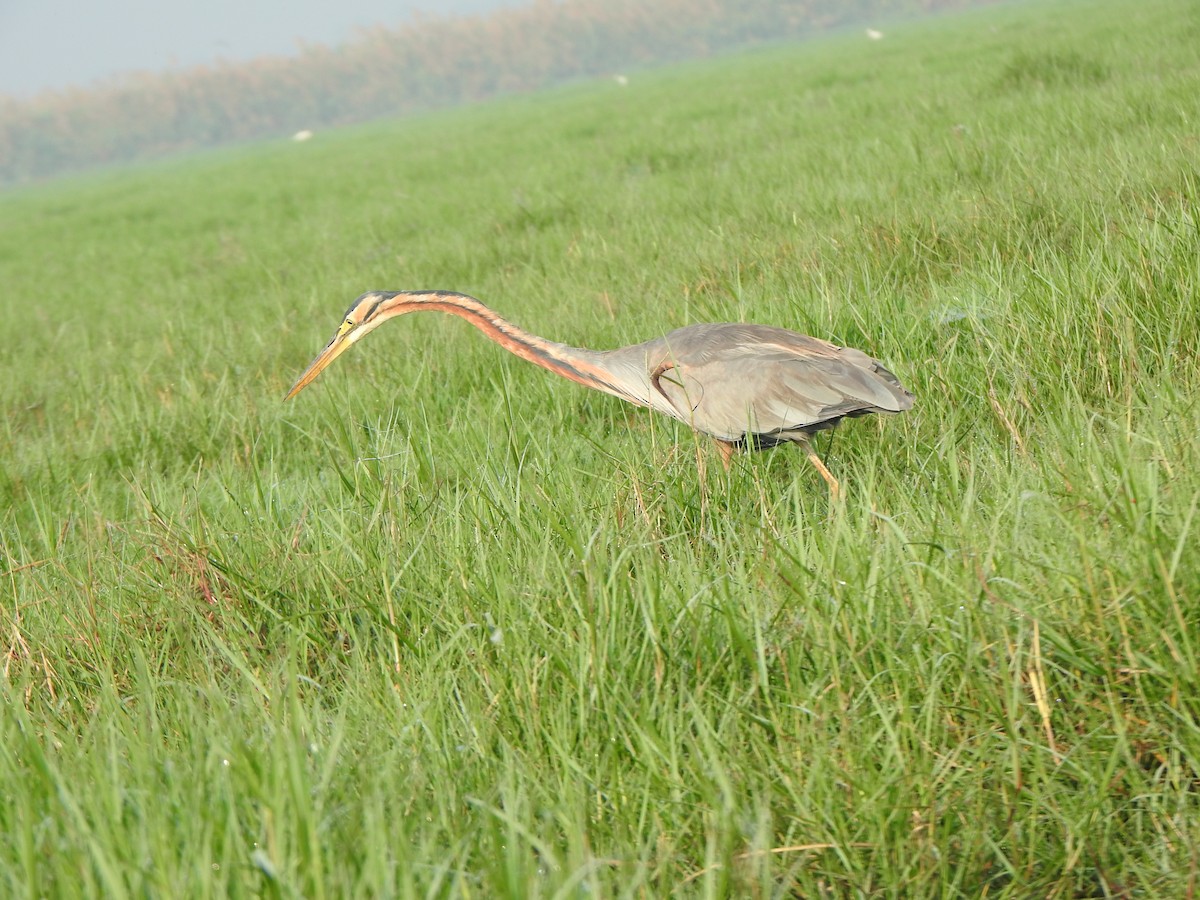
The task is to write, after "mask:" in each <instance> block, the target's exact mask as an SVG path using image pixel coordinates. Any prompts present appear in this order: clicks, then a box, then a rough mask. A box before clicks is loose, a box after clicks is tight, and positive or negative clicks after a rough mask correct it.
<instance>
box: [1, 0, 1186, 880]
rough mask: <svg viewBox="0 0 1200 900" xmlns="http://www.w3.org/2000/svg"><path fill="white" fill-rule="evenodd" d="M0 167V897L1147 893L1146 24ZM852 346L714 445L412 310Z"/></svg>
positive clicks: (1171, 97) (1177, 302)
mask: <svg viewBox="0 0 1200 900" xmlns="http://www.w3.org/2000/svg"><path fill="white" fill-rule="evenodd" d="M885 30H886V31H887V33H886V36H885V38H884V39H883V40H882V41H877V42H871V41H868V40H866V38H865V37H863V36H862V35H861V34H860V33H859V32H857V31H856V32H853V33H848V34H846V35H844V36H842V37H839V38H835V39H831V40H828V41H826V42H822V43H818V44H810V45H797V46H785V47H778V48H773V49H770V50H764V51H761V52H756V53H750V54H744V55H740V56H737V57H734V58H728V59H724V60H720V61H715V62H709V63H704V64H694V65H687V66H681V67H676V68H672V69H668V70H662V71H657V72H653V73H630V79H629V84H628V86H627V87H621V86H619V85H618V84H616V83H615V82H613V83H596V84H584V85H579V86H576V87H574V88H571V89H567V90H563V91H559V92H554V93H550V94H545V95H538V96H532V97H526V98H518V99H513V100H507V101H504V102H499V103H494V104H490V105H487V106H485V107H481V108H476V109H472V110H467V111H460V112H454V113H447V114H439V115H431V116H428V117H425V118H422V119H418V120H411V121H406V122H397V123H382V124H378V125H375V126H372V127H368V128H362V129H357V130H351V131H345V132H339V133H336V134H333V133H328V134H318V135H317V136H316V137H315V138H314V139H313V140H312V141H310V142H308V143H306V144H292V143H290V142H286V141H281V142H279V143H278V144H276V145H270V146H259V147H254V148H249V149H242V150H236V151H227V152H222V153H218V154H213V155H207V156H200V157H196V158H191V159H187V160H184V161H179V162H175V163H171V164H165V165H159V166H156V167H153V168H147V169H142V170H138V171H133V172H114V173H108V174H103V175H95V176H91V177H88V178H85V179H77V180H70V181H62V182H58V183H54V184H49V185H44V186H41V187H35V188H29V189H24V190H21V191H17V192H9V193H7V194H5V195H2V196H0V285H2V287H3V290H2V292H0V339H2V342H3V355H2V356H0V399H2V402H3V410H4V419H3V422H2V424H0V545H2V546H0V549H2V555H0V585H2V587H0V636H2V640H3V651H4V658H3V678H2V679H0V692H2V694H3V696H2V703H3V707H2V711H0V796H3V797H4V798H5V799H4V802H3V803H0V893H2V894H4V895H6V896H14V897H15V896H28V897H42V896H55V897H58V896H72V895H91V896H99V895H104V896H106V897H122V896H140V897H147V896H162V897H165V896H184V895H191V896H226V895H228V896H235V897H237V896H258V895H261V896H270V897H300V896H304V897H310V898H321V897H330V898H332V897H347V896H356V897H377V896H403V897H418V896H437V897H442V896H449V897H459V896H462V897H514V898H515V897H576V896H589V897H619V896H635V897H656V896H666V895H669V894H678V895H680V896H702V897H724V896H730V895H737V896H757V897H777V896H801V897H852V896H893V897H951V896H957V895H962V896H971V897H975V896H983V895H986V896H989V897H1019V898H1026V897H1034V896H1039V897H1040V896H1050V897H1102V896H1128V897H1135V896H1136V897H1183V896H1185V895H1186V896H1191V894H1192V892H1193V890H1194V889H1195V887H1196V882H1197V880H1198V878H1200V875H1198V871H1197V869H1198V866H1197V862H1196V860H1197V857H1198V854H1200V554H1198V549H1200V520H1198V517H1197V512H1198V508H1200V409H1198V407H1197V396H1198V391H1200V362H1198V356H1197V353H1198V351H1200V312H1198V310H1200V302H1198V300H1200V216H1198V212H1197V211H1198V202H1200V201H1198V197H1200V167H1198V163H1197V160H1198V159H1200V102H1198V101H1197V97H1200V57H1198V56H1197V55H1196V47H1197V46H1200V8H1198V7H1197V6H1196V5H1195V4H1194V3H1191V2H1186V0H1149V2H1134V0H1099V2H1090V3H1083V2H1062V3H1044V4H1043V3H1039V4H1032V3H1030V4H1021V5H1015V6H1011V7H1007V8H995V9H990V10H987V11H982V12H977V13H972V14H966V15H962V16H959V17H955V18H949V19H944V20H940V21H936V22H932V23H924V24H911V25H905V26H903V27H895V28H886V27H885ZM410 288H444V289H453V290H460V291H465V292H468V293H471V294H474V295H476V296H479V297H481V298H483V299H484V300H485V301H488V302H490V303H492V304H493V305H495V306H496V307H497V309H499V310H500V311H501V312H502V313H504V314H506V315H508V316H510V317H511V318H513V319H514V320H515V321H516V322H518V323H520V324H522V325H524V326H525V327H527V328H530V329H532V330H534V331H536V332H538V333H540V334H544V335H546V336H547V337H550V338H553V339H555V340H561V341H566V342H569V343H572V344H580V345H586V346H592V347H598V348H599V347H611V346H617V345H619V344H625V343H633V342H635V341H640V340H644V339H647V338H650V337H654V336H656V335H659V334H662V333H663V332H664V331H666V330H667V329H670V328H673V327H676V326H679V325H683V324H686V323H691V322H700V321H721V320H746V321H756V322H762V323H766V324H773V325H781V326H785V327H789V328H793V329H796V330H799V331H804V332H808V333H811V334H815V335H818V336H821V337H827V338H829V339H832V340H835V341H838V342H843V343H847V344H850V345H852V346H857V347H860V348H862V349H864V350H866V351H868V352H869V353H871V354H872V355H875V356H878V357H879V358H880V359H882V360H884V361H885V362H886V363H887V364H888V365H889V367H890V368H892V369H893V370H894V371H895V372H896V373H897V374H898V375H899V376H900V378H901V379H902V380H903V381H904V382H905V384H906V385H907V386H908V387H909V388H911V389H912V390H913V391H914V393H915V394H916V396H917V401H916V406H915V407H914V409H913V410H912V412H911V413H908V414H905V415H903V416H898V417H890V418H886V419H884V418H882V417H881V418H875V419H868V420H859V421H856V422H852V423H849V424H848V425H846V426H845V427H843V428H841V429H840V430H839V431H838V432H837V433H836V435H834V436H833V437H832V438H830V437H828V436H823V437H822V438H821V439H820V441H819V442H818V444H817V447H818V450H819V451H820V452H821V453H822V455H823V456H824V457H825V458H826V460H827V462H828V464H829V465H830V467H831V469H832V470H833V471H834V472H835V474H837V475H838V477H839V478H841V479H842V483H843V488H844V491H845V494H846V497H845V499H844V502H842V503H841V504H840V505H838V506H835V507H833V508H832V509H831V507H830V504H829V499H828V494H827V491H826V488H825V485H824V483H823V482H822V481H821V480H820V478H819V477H818V476H817V475H816V473H815V472H814V471H813V469H812V468H811V466H809V464H808V462H807V461H806V460H805V459H804V456H803V454H802V453H798V452H795V451H787V450H778V451H774V452H771V453H764V454H759V455H755V456H749V457H741V458H739V459H737V460H736V461H735V465H734V466H733V468H732V469H731V470H730V471H729V472H728V473H726V472H724V471H722V469H721V467H720V465H719V462H718V457H717V454H716V452H715V451H714V450H713V449H712V448H711V447H709V446H706V444H705V443H704V442H703V441H699V440H697V439H696V438H694V437H693V436H692V434H691V433H690V432H688V431H687V430H686V429H683V428H680V427H677V426H675V425H674V424H673V423H672V422H669V421H667V420H665V419H661V418H655V417H654V416H653V414H651V413H649V412H646V411H643V410H638V409H634V408H632V407H627V406H626V405H624V404H622V403H621V402H620V401H617V400H615V399H612V398H609V397H605V396H602V395H599V394H595V393H589V392H587V391H585V390H584V389H582V388H580V387H578V386H576V385H573V384H571V383H569V382H566V381H564V380H561V379H556V378H553V377H551V376H550V375H548V374H547V373H545V372H543V371H541V370H538V369H536V368H534V367H532V366H529V365H527V364H526V363H523V362H521V361H520V360H518V359H515V358H513V357H511V356H508V355H506V354H504V353H503V352H502V351H501V350H499V349H498V348H496V347H495V346H493V345H491V344H489V343H488V342H486V341H485V340H483V339H482V338H481V337H480V335H479V334H477V333H476V332H475V331H474V330H473V329H471V328H470V327H469V326H467V325H465V324H463V323H462V322H459V321H457V320H453V319H449V318H446V317H441V316H436V315H432V314H431V315H425V316H412V317H409V318H406V319H404V320H402V321H400V322H396V323H392V324H391V325H388V326H386V327H385V328H383V329H382V330H381V331H380V333H379V334H376V335H373V336H372V337H371V338H369V339H368V340H367V341H365V342H364V343H363V344H360V345H359V346H358V347H357V348H355V349H354V350H353V351H351V353H349V354H347V356H345V357H344V358H343V359H342V360H340V361H339V362H338V363H337V364H336V365H335V366H334V367H333V368H332V369H330V370H329V371H328V372H327V373H326V374H325V375H323V376H322V377H321V379H320V380H319V381H318V382H317V383H316V384H315V385H313V386H312V387H311V388H309V389H308V390H307V391H305V392H304V393H303V394H301V395H300V396H299V397H298V398H297V399H296V400H294V401H291V402H289V403H287V404H284V403H282V402H281V398H282V395H283V394H284V392H285V391H286V389H287V387H288V386H289V385H290V384H291V382H292V381H293V380H294V378H295V377H296V376H297V375H298V374H299V372H300V371H301V369H302V368H303V366H304V365H305V364H306V363H307V362H308V360H309V359H310V358H311V357H312V356H313V355H314V354H315V352H316V351H317V350H318V349H320V348H321V347H322V346H323V345H324V343H325V342H326V340H327V339H328V338H329V336H330V334H331V333H332V332H333V330H334V328H335V327H336V325H337V323H338V317H339V316H340V315H341V313H342V312H343V310H344V309H345V307H346V306H347V305H348V304H349V302H350V300H352V299H353V298H354V297H355V296H357V295H358V294H359V293H361V292H362V291H364V290H368V289H392V290H398V289H410Z"/></svg>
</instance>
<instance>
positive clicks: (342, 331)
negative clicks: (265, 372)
mask: <svg viewBox="0 0 1200 900" xmlns="http://www.w3.org/2000/svg"><path fill="white" fill-rule="evenodd" d="M353 329H354V325H353V324H352V323H350V322H343V323H342V326H341V327H340V328H339V329H338V332H337V334H335V335H334V336H333V340H332V341H330V342H329V345H328V346H327V347H326V348H325V349H324V350H322V351H321V352H320V353H319V354H317V358H316V359H314V360H313V361H312V362H310V363H309V364H308V368H307V369H305V370H304V374H303V375H301V376H300V377H299V378H297V379H296V383H295V384H293V385H292V389H291V390H290V391H288V392H287V396H286V397H284V398H283V399H284V400H291V399H292V398H293V397H295V396H296V395H297V394H298V393H300V392H301V391H302V390H304V389H305V388H306V387H308V386H309V385H310V384H311V383H312V382H313V380H314V379H315V378H316V377H317V376H318V375H320V374H321V373H322V372H324V371H325V367H326V366H328V365H329V364H330V363H331V362H333V361H334V360H335V359H337V358H338V357H339V356H341V355H342V354H343V353H344V352H346V349H347V348H348V347H349V346H350V345H351V344H353V343H354V341H352V340H350V332H351V331H353Z"/></svg>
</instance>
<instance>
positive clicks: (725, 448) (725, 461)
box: [713, 438, 737, 472]
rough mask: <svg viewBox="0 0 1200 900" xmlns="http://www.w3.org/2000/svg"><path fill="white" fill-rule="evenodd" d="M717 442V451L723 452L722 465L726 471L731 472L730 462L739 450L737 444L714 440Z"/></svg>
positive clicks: (718, 439)
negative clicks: (735, 451)
mask: <svg viewBox="0 0 1200 900" xmlns="http://www.w3.org/2000/svg"><path fill="white" fill-rule="evenodd" d="M713 440H714V441H716V444H717V449H718V450H720V451H721V465H723V466H724V467H725V471H726V472H728V471H729V462H730V460H732V459H733V451H734V450H736V449H737V445H736V444H731V443H729V441H723V440H721V439H720V438H713Z"/></svg>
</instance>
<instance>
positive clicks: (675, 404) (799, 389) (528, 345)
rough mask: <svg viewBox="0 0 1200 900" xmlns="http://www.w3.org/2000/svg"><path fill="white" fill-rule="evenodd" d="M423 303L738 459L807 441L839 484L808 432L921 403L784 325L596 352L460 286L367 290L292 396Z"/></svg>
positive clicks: (852, 355) (864, 359) (841, 352)
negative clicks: (527, 323)
mask: <svg viewBox="0 0 1200 900" xmlns="http://www.w3.org/2000/svg"><path fill="white" fill-rule="evenodd" d="M417 310H437V311H440V312H445V313H450V314H452V315H457V316H459V317H461V318H464V319H466V320H467V321H469V322H471V324H473V325H475V326H476V327H477V328H479V330H480V331H482V332H483V333H484V334H486V335H487V336H488V337H489V338H491V339H492V340H493V341H495V342H496V343H498V344H500V345H501V346H502V347H504V348H505V349H506V350H509V351H510V352H512V353H514V354H516V355H517V356H520V357H521V358H522V359H526V360H528V361H529V362H532V363H534V364H536V365H539V366H542V367H543V368H545V369H549V370H550V371H552V372H555V373H557V374H559V375H562V376H564V377H566V378H569V379H571V380H572V381H575V382H578V383H580V384H583V385H585V386H587V387H590V388H595V389H596V390H600V391H604V392H605V393H607V394H612V395H613V396H615V397H620V398H621V399H623V400H627V401H629V402H630V403H635V404H637V405H638V406H646V407H650V408H652V409H655V410H657V411H658V412H661V413H663V414H664V415H668V416H671V417H672V418H675V419H678V420H679V421H681V422H683V423H685V424H686V425H688V426H689V427H691V428H693V429H694V430H696V431H698V432H701V433H703V434H707V435H710V436H711V437H713V438H715V439H716V440H717V442H718V444H719V446H720V447H721V449H722V453H723V457H724V459H725V461H726V462H727V463H728V459H729V455H730V453H731V452H732V451H733V449H734V448H737V447H741V448H747V449H758V448H765V447H771V446H774V445H776V444H779V443H783V442H787V441H794V442H796V443H800V444H802V445H804V446H805V448H806V449H807V452H808V454H809V458H810V459H812V461H813V463H814V464H815V465H816V466H817V467H818V469H819V470H820V471H821V473H822V475H823V476H824V477H825V479H826V480H827V481H828V482H829V483H830V487H831V489H832V490H833V491H834V492H835V493H836V491H837V482H836V480H834V479H833V476H832V475H830V474H829V471H828V470H827V469H826V468H825V467H824V465H823V464H822V463H821V461H820V460H819V459H818V458H817V457H816V455H815V454H814V453H813V452H812V450H811V448H809V447H808V436H809V435H810V434H812V433H813V432H815V431H819V430H821V429H824V428H832V427H833V426H835V425H837V423H838V422H839V421H841V420H842V419H843V418H846V417H852V416H862V415H867V414H869V413H898V412H903V411H904V410H907V409H909V408H911V407H912V402H913V395H912V394H911V393H909V392H908V391H907V390H905V389H904V387H903V386H902V385H901V384H900V382H899V380H898V379H897V378H896V376H895V375H893V374H892V373H891V372H889V371H888V370H887V369H886V368H885V367H884V366H883V365H882V363H880V362H879V361H878V360H876V359H872V358H871V357H870V356H868V355H867V354H865V353H863V352H862V351H861V350H854V349H851V348H849V347H839V346H837V345H836V344H831V343H829V342H828V341H822V340H819V339H818V338H813V337H808V336H807V335H803V334H798V333H797V332H794V331H788V330H786V329H783V328H771V327H768V326H765V325H742V324H736V323H726V324H715V325H690V326H688V327H686V328H680V329H677V330H675V331H672V332H670V333H668V334H667V335H665V336H663V337H660V338H655V339H653V340H650V341H646V342H645V343H642V344H635V345H633V346H631V347H622V348H620V349H618V350H586V349H583V348H580V347H570V346H568V345H566V344H559V343H556V342H554V341H548V340H545V339H544V338H540V337H538V336H536V335H533V334H530V333H529V332H526V331H524V330H522V329H520V328H518V327H517V326H515V325H513V324H512V323H511V322H508V321H506V320H505V319H503V318H501V317H500V316H499V315H497V314H496V313H495V312H494V311H493V310H491V309H489V308H488V307H487V306H485V305H484V304H483V303H481V302H480V301H478V300H476V299H474V298H473V297H468V296H466V295H464V294H456V293H452V292H448V291H412V292H407V291H405V292H399V293H382V292H372V293H367V294H363V295H362V296H361V297H359V298H358V300H356V301H355V302H354V304H353V305H352V306H351V307H350V309H349V310H347V312H346V316H345V318H344V320H343V322H342V325H341V327H340V328H339V329H338V333H337V334H336V335H335V336H334V338H333V340H332V341H330V343H329V345H328V346H327V347H326V348H325V350H324V351H322V353H321V354H320V355H319V356H318V357H317V358H316V359H315V360H313V362H312V364H311V365H310V366H309V367H308V369H307V370H306V371H305V372H304V374H303V375H301V376H300V379H299V380H298V381H297V382H296V384H295V385H294V386H293V387H292V389H291V391H290V392H289V393H288V397H292V396H293V395H295V394H296V393H297V392H299V391H300V390H302V389H303V388H304V387H305V386H306V385H308V384H309V383H310V382H311V381H312V380H313V379H314V378H316V377H317V375H318V374H320V372H321V371H322V370H323V369H324V368H325V367H326V366H327V365H328V364H329V363H330V362H332V361H333V360H334V359H335V358H336V357H337V356H338V355H340V354H341V352H342V351H343V350H345V349H346V348H347V347H348V346H350V344H353V343H354V342H355V341H357V340H358V339H359V338H361V337H362V336H363V335H365V334H366V333H367V332H369V331H371V330H372V329H373V328H375V327H376V326H378V325H379V324H381V323H382V322H383V321H385V320H386V319H388V318H391V317H393V316H396V315H402V314H404V313H408V312H415V311H417Z"/></svg>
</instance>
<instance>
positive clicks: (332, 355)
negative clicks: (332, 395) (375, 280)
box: [283, 291, 407, 400]
mask: <svg viewBox="0 0 1200 900" xmlns="http://www.w3.org/2000/svg"><path fill="white" fill-rule="evenodd" d="M401 296H402V292H401V293H395V292H390V291H368V292H367V293H365V294H363V295H362V296H361V297H359V298H358V299H357V300H355V301H354V302H353V303H351V304H350V308H349V309H348V310H346V315H344V316H342V324H340V325H339V326H338V330H337V332H336V333H335V334H334V336H333V339H332V340H331V341H330V342H329V343H328V344H326V345H325V349H324V350H322V351H321V352H320V353H318V354H317V358H316V359H314V360H313V361H312V362H311V363H309V364H308V368H307V369H305V370H304V374H303V375H301V376H300V377H299V378H298V379H297V380H296V383H295V384H293V385H292V389H291V390H290V391H288V392H287V396H286V397H284V398H283V399H285V400H290V399H292V398H293V397H295V396H296V395H297V394H298V393H300V392H301V391H302V390H304V389H305V388H306V387H308V385H309V384H311V383H312V381H313V379H315V378H316V377H317V376H318V375H320V374H321V373H322V372H323V371H325V367H326V366H328V365H329V364H330V363H331V362H333V361H334V360H335V359H337V358H338V357H339V356H341V355H342V354H343V353H344V352H346V349H347V348H348V347H349V346H350V345H351V344H353V343H354V342H355V341H357V340H359V339H360V338H362V337H363V336H364V335H366V334H367V333H368V332H370V331H372V330H374V329H375V328H377V327H378V326H379V325H381V324H383V322H384V321H385V320H386V319H388V318H391V316H393V315H396V314H397V313H400V312H407V309H404V308H402V304H400V303H398V302H397V298H398V297H401Z"/></svg>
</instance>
